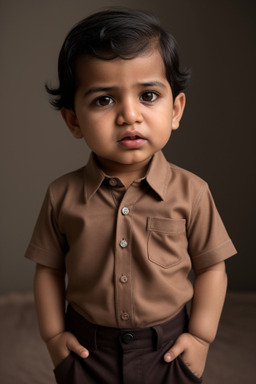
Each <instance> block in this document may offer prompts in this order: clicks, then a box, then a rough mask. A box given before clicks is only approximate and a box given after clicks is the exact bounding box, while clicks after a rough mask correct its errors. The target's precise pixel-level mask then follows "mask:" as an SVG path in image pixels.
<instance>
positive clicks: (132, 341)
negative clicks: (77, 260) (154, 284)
mask: <svg viewBox="0 0 256 384" xmlns="http://www.w3.org/2000/svg"><path fill="white" fill-rule="evenodd" d="M187 322H188V321H187V315H186V311H185V309H184V310H183V311H182V312H180V313H179V314H178V315H177V316H176V317H174V318H173V319H171V320H170V321H168V322H166V323H164V324H160V325H157V326H154V327H150V328H144V329H138V328H137V329H116V328H108V327H102V326H97V325H94V324H91V323H89V322H88V321H86V320H85V319H84V318H83V317H82V316H80V315H79V314H78V313H77V312H75V311H74V310H73V309H72V308H71V307H69V308H68V311H67V329H68V330H69V331H70V332H72V333H73V334H74V335H75V336H76V337H77V338H78V340H79V342H80V343H81V344H82V345H83V346H85V347H86V348H88V350H89V352H90V356H89V357H88V358H87V359H81V358H80V357H78V356H77V355H75V354H73V353H71V354H70V355H69V356H68V357H67V358H66V359H65V360H64V361H63V362H62V363H61V364H60V365H58V366H57V367H56V369H55V370H54V373H55V377H56V381H57V383H59V384H167V383H170V384H171V383H172V384H191V383H201V382H202V379H199V378H197V377H196V376H194V374H193V373H192V372H191V371H190V370H189V368H188V367H187V366H186V365H185V363H184V362H183V360H182V358H181V357H180V356H179V357H178V358H177V359H175V360H174V361H173V362H171V363H165V362H164V360H163V356H164V354H165V352H167V351H168V349H169V348H170V347H171V346H172V345H173V344H174V342H175V340H176V338H177V337H178V336H179V335H180V334H181V333H183V332H186V329H187Z"/></svg>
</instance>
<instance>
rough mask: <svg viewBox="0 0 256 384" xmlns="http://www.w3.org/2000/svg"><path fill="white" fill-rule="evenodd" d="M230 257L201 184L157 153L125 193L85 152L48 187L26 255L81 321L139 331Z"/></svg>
mask: <svg viewBox="0 0 256 384" xmlns="http://www.w3.org/2000/svg"><path fill="white" fill-rule="evenodd" d="M235 253H236V250H235V248H234V246H233V244H232V242H231V240H230V238H229V236H228V234H227V232H226V230H225V228H224V225H223V223H222V221H221V219H220V216H219V214H218V212H217V209H216V207H215V204H214V202H213V199H212V196H211V193H210V191H209V188H208V185H207V184H206V183H205V182H204V181H203V180H202V179H200V178H199V177H197V176H195V175H194V174H192V173H190V172H188V171H185V170H183V169H181V168H179V167H177V166H174V165H172V164H170V163H168V162H167V161H166V159H165V157H164V155H163V153H162V152H161V151H160V152H158V153H156V154H155V155H154V156H153V159H152V161H151V163H150V166H149V169H148V172H147V175H146V177H145V178H143V179H140V180H136V181H134V182H133V183H132V184H131V185H130V186H129V188H127V189H126V188H125V187H124V185H123V184H122V182H121V181H120V179H118V178H116V177H108V176H107V175H105V174H104V173H103V171H102V170H101V169H100V168H99V166H98V165H97V161H96V159H95V157H94V155H93V154H92V155H91V157H90V159H89V162H88V164H87V165H86V166H85V167H83V168H81V169H79V170H77V171H75V172H72V173H69V174H67V175H65V176H62V177H61V178H59V179H58V180H56V181H54V182H53V183H52V184H51V185H50V186H49V188H48V191H47V194H46V197H45V200H44V203H43V206H42V209H41V212H40V215H39V218H38V221H37V224H36V227H35V230H34V233H33V236H32V239H31V242H30V244H29V246H28V249H27V252H26V257H28V258H30V259H32V260H34V261H35V262H36V263H39V264H42V265H45V266H48V267H51V268H57V269H65V271H66V272H67V276H68V285H67V291H66V298H67V301H68V302H69V303H70V304H71V305H72V306H73V308H74V309H75V310H76V311H78V312H79V313H80V314H81V315H82V316H84V317H85V318H86V319H87V320H89V321H91V322H93V323H95V324H101V325H104V326H109V327H118V328H129V327H133V328H136V327H139V328H140V327H148V326H152V325H155V324H159V323H162V322H165V321H167V320H169V319H171V318H172V317H173V316H175V315H176V314H177V313H178V312H179V311H180V309H181V308H182V307H183V306H184V304H185V303H187V302H188V301H189V300H190V299H191V298H192V296H193V287H192V285H191V283H190V281H189V279H188V274H189V272H190V270H191V267H193V268H194V270H198V269H201V268H204V267H208V266H211V265H213V264H216V263H218V262H220V261H223V260H225V259H227V258H228V257H230V256H232V255H233V254H235Z"/></svg>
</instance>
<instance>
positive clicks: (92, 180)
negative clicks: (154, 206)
mask: <svg viewBox="0 0 256 384" xmlns="http://www.w3.org/2000/svg"><path fill="white" fill-rule="evenodd" d="M106 177H107V176H106V175H105V174H104V172H103V171H102V170H101V169H100V167H99V166H98V163H97V160H96V158H95V155H94V154H93V153H91V155H90V157H89V160H88V163H87V165H86V166H85V169H84V196H85V202H87V201H88V200H89V199H90V198H91V197H92V196H93V195H94V194H95V193H96V192H97V190H98V189H99V188H100V186H101V184H102V183H103V181H104V180H105V178H106ZM170 177H171V175H170V167H169V164H168V162H167V160H166V159H165V157H164V154H163V152H162V151H159V152H157V153H155V154H154V155H153V158H152V160H151V163H150V165H149V169H148V172H147V174H146V177H145V179H146V181H147V183H148V184H149V186H150V187H151V188H152V189H153V190H154V191H155V192H156V193H157V194H158V196H159V197H160V198H161V199H162V200H164V199H165V196H166V191H167V186H168V183H169V181H170Z"/></svg>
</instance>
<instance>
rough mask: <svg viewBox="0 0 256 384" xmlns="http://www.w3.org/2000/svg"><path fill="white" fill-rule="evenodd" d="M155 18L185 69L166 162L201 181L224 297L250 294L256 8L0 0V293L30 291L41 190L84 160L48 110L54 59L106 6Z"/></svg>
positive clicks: (245, 1)
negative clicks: (217, 238)
mask: <svg viewBox="0 0 256 384" xmlns="http://www.w3.org/2000/svg"><path fill="white" fill-rule="evenodd" d="M128 4H129V6H130V7H132V8H141V9H145V10H148V11H152V12H153V13H155V14H156V15H157V16H158V17H159V18H160V20H161V22H162V24H163V25H164V26H165V27H166V28H168V29H169V30H170V31H171V32H172V33H173V34H174V35H175V36H176V38H177V40H178V42H179V45H180V47H181V58H182V63H183V64H184V65H185V66H188V67H191V69H192V81H191V84H190V88H189V90H188V92H187V107H186V111H185V115H184V118H183V120H182V124H181V127H180V129H179V130H178V131H177V132H175V133H174V134H173V135H172V137H171V141H170V143H169V144H168V145H167V147H166V148H165V154H166V156H167V158H168V160H170V161H172V162H173V163H176V164H177V165H180V166H182V167H185V168H187V169H189V170H190V171H192V172H195V173H197V174H198V175H199V176H201V177H202V178H204V179H205V180H207V181H208V183H209V185H210V188H211V190H212V192H213V195H214V198H215V201H216V204H217V207H218V209H219V211H220V213H221V216H222V217H223V220H224V222H225V225H226V227H227V229H228V232H229V233H230V235H231V237H232V239H233V241H234V243H235V245H236V247H237V249H238V251H239V254H238V256H236V257H234V258H232V259H231V260H229V261H228V262H227V268H228V273H229V288H230V289H233V290H243V291H249V290H250V291H253V290H254V291H255V290H256V279H255V278H254V269H255V267H256V261H255V259H256V257H255V247H254V236H255V234H254V231H255V195H256V193H255V192H256V191H255V189H256V188H255V123H254V110H255V100H254V93H255V68H256V62H255V51H254V49H255V2H254V1H249V0H217V1H216V0H207V1H206V0H179V1H177V0H175V1H172V0H163V1H161V0H157V1H153V0H152V1H149V0H147V1H146V0H145V1H144V0H129V2H127V1H121V0H117V1H107V2H105V1H103V0H102V1H101V0H93V1H86V0H54V1H52V0H44V1H39V0H38V1H36V0H22V1H20V0H0V56H1V57H0V76H1V77H0V79H1V82H0V84H1V86H0V97H1V104H0V109H1V115H0V119H1V130H0V132H1V141H0V143H1V152H0V156H1V162H0V165H1V200H0V201H1V214H0V218H1V231H0V236H1V239H0V245H1V253H0V293H3V292H8V291H14V290H15V291H21V292H22V291H28V290H31V289H32V282H33V271H34V265H33V263H32V262H29V261H27V260H26V259H24V257H23V254H24V252H25V249H26V246H27V244H28V242H29V239H30V236H31V233H32V230H33V227H34V224H35V220H36V217H37V215H38V212H39V209H40V206H41V203H42V199H43V197H44V194H45V191H46V188H47V186H48V184H49V183H50V182H51V181H52V180H53V179H55V178H56V177H58V176H60V175H61V174H63V173H66V172H68V171H71V170H73V169H75V168H78V167H80V166H82V165H83V164H84V163H85V162H86V161H87V158H88V154H89V151H88V149H87V147H86V145H85V144H84V142H82V141H76V140H75V139H73V137H72V136H71V134H70V133H69V132H68V130H67V128H66V127H65V125H64V123H63V121H62V119H61V117H60V114H59V113H58V112H55V111H53V110H52V108H51V107H50V106H49V105H48V102H47V95H46V93H45V91H44V82H45V81H46V80H47V81H49V82H52V83H53V84H56V74H57V71H56V67H57V57H58V52H59V49H60V46H61V44H62V42H63V39H64V37H65V35H66V34H67V32H68V31H69V30H70V28H71V27H72V26H73V24H74V23H76V22H78V21H79V20H80V19H82V18H83V17H85V16H87V15H88V14H89V13H91V12H93V11H96V10H98V9H100V8H101V7H102V6H106V5H128Z"/></svg>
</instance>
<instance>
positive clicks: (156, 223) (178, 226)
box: [147, 217, 187, 268]
mask: <svg viewBox="0 0 256 384" xmlns="http://www.w3.org/2000/svg"><path fill="white" fill-rule="evenodd" d="M147 231H148V239H147V252H148V259H149V260H150V261H151V262H152V263H154V264H157V265H159V266H160V267H162V268H170V267H173V266H175V265H177V264H179V263H180V262H181V260H182V254H183V249H184V250H185V249H187V237H186V220H185V219H179V220H174V219H164V218H154V217H149V218H148V220H147Z"/></svg>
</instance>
